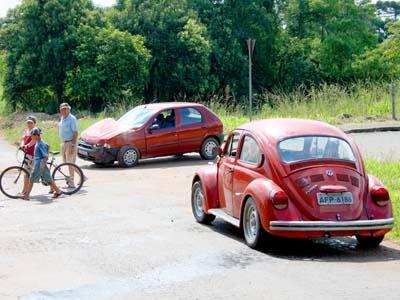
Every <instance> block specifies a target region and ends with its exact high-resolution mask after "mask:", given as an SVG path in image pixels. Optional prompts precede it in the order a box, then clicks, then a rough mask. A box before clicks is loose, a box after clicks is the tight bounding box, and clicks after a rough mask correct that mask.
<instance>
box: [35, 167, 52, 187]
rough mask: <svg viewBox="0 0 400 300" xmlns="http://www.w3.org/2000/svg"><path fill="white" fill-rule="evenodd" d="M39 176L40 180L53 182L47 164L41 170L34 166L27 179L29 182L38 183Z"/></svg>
mask: <svg viewBox="0 0 400 300" xmlns="http://www.w3.org/2000/svg"><path fill="white" fill-rule="evenodd" d="M40 178H42V180H43V181H44V182H45V183H47V184H49V183H52V182H53V178H51V175H50V170H49V168H48V167H47V166H45V167H44V169H43V170H40V168H37V169H35V168H34V169H33V171H32V173H31V176H30V177H29V181H30V182H31V183H38V182H40Z"/></svg>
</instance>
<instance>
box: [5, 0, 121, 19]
mask: <svg viewBox="0 0 400 300" xmlns="http://www.w3.org/2000/svg"><path fill="white" fill-rule="evenodd" d="M92 1H93V3H94V4H95V5H98V6H111V5H113V4H115V0H92ZM21 2H22V0H0V18H1V17H5V16H6V14H7V10H8V9H10V8H13V7H15V6H16V5H17V4H20V3H21Z"/></svg>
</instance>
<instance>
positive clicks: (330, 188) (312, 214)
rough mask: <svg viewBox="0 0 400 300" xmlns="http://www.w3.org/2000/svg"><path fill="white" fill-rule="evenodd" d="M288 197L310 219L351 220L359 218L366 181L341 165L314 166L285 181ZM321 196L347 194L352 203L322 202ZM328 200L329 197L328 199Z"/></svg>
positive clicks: (296, 173) (354, 171)
mask: <svg viewBox="0 0 400 300" xmlns="http://www.w3.org/2000/svg"><path fill="white" fill-rule="evenodd" d="M284 184H285V185H286V186H287V189H288V192H289V193H288V194H289V197H290V198H291V199H292V200H293V202H294V203H295V205H296V207H298V208H299V209H300V210H301V211H302V212H303V215H304V217H305V219H307V220H325V221H349V220H357V219H359V218H360V216H361V214H362V211H363V204H364V201H363V199H364V190H365V182H364V180H363V177H362V176H361V174H359V173H358V172H357V171H356V170H352V169H350V168H346V167H340V166H314V167H310V168H306V169H303V170H301V171H298V172H295V173H293V174H291V175H290V176H288V177H286V178H285V179H284ZM318 194H320V196H321V195H322V196H326V197H328V198H329V196H331V195H347V196H350V199H351V197H352V203H347V204H333V203H330V204H328V203H324V202H323V201H322V203H319V201H318V197H319V196H318ZM326 199H327V198H326Z"/></svg>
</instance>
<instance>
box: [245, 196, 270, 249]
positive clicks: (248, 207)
mask: <svg viewBox="0 0 400 300" xmlns="http://www.w3.org/2000/svg"><path fill="white" fill-rule="evenodd" d="M243 235H244V239H245V241H246V244H247V246H249V247H250V248H252V249H257V248H259V246H260V245H261V242H262V241H263V240H264V238H265V236H266V232H265V231H264V228H263V227H262V225H261V221H260V215H259V213H258V209H257V205H256V202H255V201H254V200H253V198H248V199H247V201H246V204H245V206H244V211H243Z"/></svg>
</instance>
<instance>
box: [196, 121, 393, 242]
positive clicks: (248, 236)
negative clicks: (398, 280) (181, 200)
mask: <svg viewBox="0 0 400 300" xmlns="http://www.w3.org/2000/svg"><path fill="white" fill-rule="evenodd" d="M191 202H192V211H193V214H194V217H195V218H196V220H197V221H198V222H200V223H210V222H212V221H213V220H214V219H215V217H219V218H222V219H223V220H225V221H227V222H229V223H231V224H233V225H235V226H237V227H240V228H242V230H243V233H244V237H245V240H246V243H247V245H248V246H250V247H252V248H255V247H257V246H258V245H259V243H260V240H261V239H262V237H263V236H264V235H267V234H271V235H277V236H283V237H289V238H313V237H331V236H356V238H357V240H358V242H359V244H360V245H361V246H366V247H373V246H377V245H379V243H380V242H381V241H382V240H383V237H384V235H385V234H386V233H387V232H389V231H390V230H391V228H392V227H393V223H394V219H393V215H392V206H391V202H390V197H389V192H388V190H387V189H386V188H385V186H384V185H383V184H382V182H380V181H379V179H377V178H375V177H374V176H372V175H368V174H366V172H365V168H364V164H363V160H362V157H361V154H360V151H359V150H358V148H357V146H356V145H355V143H354V142H353V140H352V139H351V138H349V137H348V136H347V135H346V134H345V133H343V132H342V131H341V130H339V129H338V128H336V127H333V126H330V125H328V124H325V123H321V122H317V121H310V120H299V119H271V120H264V121H257V122H252V123H249V124H247V125H244V126H242V127H239V128H238V129H235V130H233V131H232V132H231V133H230V134H229V136H228V139H227V142H226V143H225V145H224V146H223V147H222V149H221V154H220V159H219V161H218V162H217V163H215V164H213V165H209V166H206V167H203V168H201V169H200V170H199V171H198V172H197V173H196V174H195V176H194V179H193V185H192V201H191Z"/></svg>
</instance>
